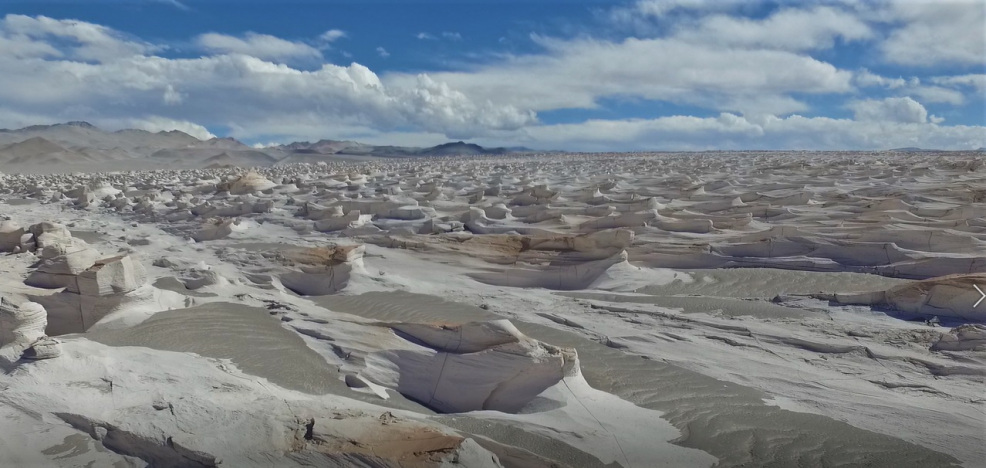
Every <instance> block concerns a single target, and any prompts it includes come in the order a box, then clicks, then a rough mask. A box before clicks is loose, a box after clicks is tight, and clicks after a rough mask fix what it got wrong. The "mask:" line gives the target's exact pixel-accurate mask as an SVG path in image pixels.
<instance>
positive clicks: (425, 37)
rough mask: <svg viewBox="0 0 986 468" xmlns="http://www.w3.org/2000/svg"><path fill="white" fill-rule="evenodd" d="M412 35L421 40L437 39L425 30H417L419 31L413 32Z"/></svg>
mask: <svg viewBox="0 0 986 468" xmlns="http://www.w3.org/2000/svg"><path fill="white" fill-rule="evenodd" d="M414 37H416V38H418V39H420V40H422V41H427V40H434V39H437V38H436V37H435V36H432V35H431V34H428V33H426V32H419V33H417V34H415V35H414Z"/></svg>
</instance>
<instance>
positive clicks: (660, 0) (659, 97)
mask: <svg viewBox="0 0 986 468" xmlns="http://www.w3.org/2000/svg"><path fill="white" fill-rule="evenodd" d="M744 5H746V3H745V2H732V1H726V2H710V1H703V0H641V1H639V2H637V3H635V4H632V5H629V6H624V7H618V8H613V9H611V10H609V11H606V12H605V14H604V15H603V16H602V18H603V19H604V20H605V21H606V22H607V24H608V26H607V27H608V28H609V33H607V34H598V35H594V34H578V35H575V36H572V37H554V36H543V35H536V34H532V35H531V36H530V41H531V48H530V50H529V51H528V52H526V53H518V54H502V53H497V54H491V55H489V56H488V58H487V59H486V60H483V61H480V62H475V61H473V62H472V63H473V64H472V65H467V66H460V67H458V68H457V69H454V70H453V71H440V72H426V73H413V74H411V73H401V72H396V71H390V72H384V73H378V72H374V71H372V70H370V69H369V68H367V67H366V66H363V65H361V64H359V63H351V64H348V65H337V64H333V63H326V56H327V55H328V54H327V53H326V51H329V50H330V49H332V48H333V47H335V45H334V44H335V43H336V42H337V41H340V40H343V39H345V41H346V43H347V44H348V43H350V42H356V41H357V40H358V38H355V37H351V35H350V34H349V33H347V32H345V31H342V30H338V29H331V30H328V31H325V32H324V33H322V34H319V35H315V36H313V37H307V38H306V37H299V38H284V37H277V36H273V35H269V34H263V33H260V32H243V33H241V34H234V35H230V34H220V33H215V32H205V33H202V34H199V35H196V36H194V37H191V38H189V42H188V44H191V45H192V46H193V47H194V50H195V51H197V52H198V53H199V54H200V55H198V56H192V57H187V56H185V57H176V56H174V55H173V54H169V53H168V50H169V45H168V44H153V43H150V42H147V41H145V40H144V39H141V38H139V37H134V36H132V35H129V34H125V33H123V32H120V31H116V30H113V29H111V28H107V27H105V26H102V25H98V24H94V23H89V22H85V21H78V20H71V19H55V18H48V17H44V16H38V17H29V16H23V15H13V14H11V15H7V16H5V17H3V18H2V19H0V70H3V73H0V127H19V126H25V125H30V124H37V123H51V122H58V121H66V120H89V121H91V122H93V123H96V124H100V125H103V126H107V127H110V128H113V127H118V128H120V127H125V126H132V127H137V128H144V129H154V130H168V129H180V130H183V131H186V132H188V133H191V134H194V135H196V136H200V137H209V136H211V135H212V132H210V130H209V129H214V130H213V132H216V133H219V132H218V131H216V130H215V129H226V130H228V133H229V136H234V137H237V138H241V139H245V140H248V141H260V140H263V141H264V142H266V141H270V140H278V141H287V140H292V139H312V138H320V137H329V138H363V139H365V140H369V141H375V142H382V141H385V140H387V137H388V135H390V136H392V138H394V139H399V140H400V141H393V143H398V144H400V143H404V142H414V143H415V144H417V143H420V142H424V141H435V142H437V141H441V140H442V139H446V138H454V139H477V141H482V142H488V143H490V144H509V145H513V144H524V145H528V146H533V147H540V148H563V149H574V150H578V149H587V150H627V149H633V150H638V149H714V148H733V149H738V148H770V149H781V148H806V149H813V148H815V149H857V148H887V147H900V146H922V147H937V148H955V149H962V148H965V149H968V148H976V147H982V146H986V128H984V126H983V124H984V122H977V123H976V124H975V125H952V124H951V123H950V122H949V120H948V119H950V118H951V117H949V116H954V115H955V113H954V112H952V111H950V110H949V109H953V108H960V107H961V106H966V105H969V103H974V102H982V100H983V99H984V98H986V74H983V73H980V72H981V71H982V70H983V67H984V66H986V59H984V55H986V52H984V51H983V41H982V40H981V39H982V37H983V34H984V31H983V29H984V22H986V14H984V11H986V6H984V4H982V3H981V2H973V1H954V2H949V3H947V4H945V5H937V4H932V3H929V2H914V1H900V2H897V1H889V0H884V1H879V2H855V1H851V0H844V1H841V2H838V1H832V2H825V3H823V4H811V5H799V4H794V3H791V4H788V3H783V2H782V5H781V7H780V8H777V9H775V10H774V11H772V12H770V13H769V14H767V15H766V16H763V17H760V18H756V19H752V18H748V17H746V16H744V15H743V14H742V10H743V8H744ZM976 34H978V36H976ZM416 37H417V38H419V39H424V40H422V41H415V42H418V43H420V44H423V45H424V46H426V45H427V43H429V42H431V41H429V39H444V40H446V41H447V43H456V44H463V43H466V42H468V41H462V36H461V35H460V34H458V33H454V32H442V33H434V34H432V33H420V34H418V35H417V36H416ZM976 37H979V39H980V40H976V39H975V38H976ZM936 38H939V39H936ZM940 38H949V41H948V42H946V43H943V42H942V41H941V40H940ZM374 40H377V39H374ZM839 47H853V48H863V49H866V50H869V51H871V52H869V53H867V54H863V55H862V56H864V57H865V58H867V59H868V60H871V62H870V63H867V64H866V67H865V68H864V67H858V66H856V67H852V66H850V67H845V66H841V67H840V66H837V65H835V64H834V63H833V60H832V57H833V56H834V55H833V54H834V52H833V51H834V50H837V49H838V48H839ZM374 48H375V52H374V53H375V54H377V57H376V60H377V61H380V60H382V59H386V58H387V57H389V56H390V55H391V54H399V48H398V49H396V50H395V49H392V48H391V44H387V43H384V44H382V45H379V46H377V45H373V46H371V47H370V49H371V50H374ZM396 58H397V57H393V58H391V59H390V60H394V59H396ZM885 65H892V66H894V67H897V69H898V70H899V69H901V68H900V67H903V69H904V70H908V69H912V70H915V72H914V73H913V74H910V75H903V76H893V75H890V76H884V75H882V74H880V73H877V72H875V71H871V69H874V70H875V69H880V68H881V67H884V66H885ZM928 70H931V73H927V71H928ZM941 70H948V73H942V72H941ZM952 71H954V73H952ZM917 75H920V77H919V76H917ZM614 101H616V102H632V103H635V105H636V106H638V107H645V106H646V105H648V104H654V105H655V106H657V105H658V104H661V105H671V106H672V108H679V109H698V110H699V112H700V114H701V115H697V116H696V115H664V116H656V117H653V118H638V119H630V118H624V117H621V116H619V115H614V116H612V118H610V119H609V120H603V119H598V118H595V119H583V120H582V121H576V122H571V123H554V122H552V119H551V118H549V117H547V116H549V115H550V114H551V113H552V112H554V111H559V110H587V111H593V110H595V111H599V110H601V109H602V108H604V107H605V106H608V105H611V103H612V102H614ZM820 102H821V103H827V104H826V105H825V109H828V110H825V111H824V113H820V111H819V110H818V108H817V106H818V103H820ZM929 106H931V107H930V108H933V109H935V112H934V114H936V115H932V113H931V112H929V110H928V109H929ZM936 106H937V107H936ZM832 109H835V110H836V111H837V112H840V113H841V114H840V115H838V116H836V115H833V114H832V112H833V111H832ZM846 113H849V114H851V115H852V118H848V117H846V116H845V115H846ZM539 114H540V115H541V116H540V117H539ZM710 115H711V116H713V117H710ZM941 116H944V117H941ZM207 127H208V128H207ZM223 133H227V132H226V131H225V130H224V131H223Z"/></svg>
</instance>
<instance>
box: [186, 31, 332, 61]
mask: <svg viewBox="0 0 986 468" xmlns="http://www.w3.org/2000/svg"><path fill="white" fill-rule="evenodd" d="M195 43H196V44H197V45H198V46H199V47H202V48H203V49H205V50H207V51H210V52H214V53H222V54H243V55H249V56H251V57H256V58H260V59H266V60H278V61H281V60H290V59H320V58H322V52H320V51H319V50H318V49H316V48H314V47H312V46H310V45H308V44H305V43H303V42H296V41H288V40H285V39H281V38H279V37H275V36H271V35H268V34H257V33H253V32H248V33H246V34H244V35H243V37H235V36H229V35H226V34H219V33H207V34H202V35H200V36H198V37H197V38H196V39H195Z"/></svg>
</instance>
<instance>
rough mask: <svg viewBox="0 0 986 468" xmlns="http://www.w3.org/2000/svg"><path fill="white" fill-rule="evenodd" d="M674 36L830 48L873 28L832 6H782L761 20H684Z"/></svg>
mask: <svg viewBox="0 0 986 468" xmlns="http://www.w3.org/2000/svg"><path fill="white" fill-rule="evenodd" d="M675 37H677V38H679V39H682V40H687V41H689V42H698V43H710V44H718V45H724V46H737V47H762V48H769V49H782V50H812V49H827V48H831V47H832V46H833V45H834V44H835V41H836V39H841V40H843V41H845V42H850V41H859V40H864V39H869V38H871V37H873V31H872V30H871V29H870V27H869V26H868V25H867V24H866V23H864V22H863V21H862V20H860V19H859V18H857V17H856V16H854V15H853V14H851V13H849V12H846V11H842V10H838V9H835V8H832V7H815V8H812V9H794V8H788V9H782V10H779V11H777V12H775V13H773V14H772V15H770V16H768V17H767V18H764V19H762V20H754V19H747V18H738V17H733V16H727V15H715V16H709V17H705V18H703V19H701V20H700V21H699V22H698V24H697V25H693V24H690V23H685V24H684V25H682V26H680V27H679V28H678V30H677V32H676V34H675Z"/></svg>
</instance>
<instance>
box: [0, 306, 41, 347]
mask: <svg viewBox="0 0 986 468" xmlns="http://www.w3.org/2000/svg"><path fill="white" fill-rule="evenodd" d="M47 325H48V315H47V313H46V312H45V308H44V306H42V305H41V304H38V303H36V302H25V303H22V304H20V305H15V304H14V303H13V302H10V301H8V300H7V299H6V298H0V347H4V346H10V345H17V344H28V343H33V342H34V341H37V340H38V339H39V338H41V337H43V336H45V327H46V326H47Z"/></svg>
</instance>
